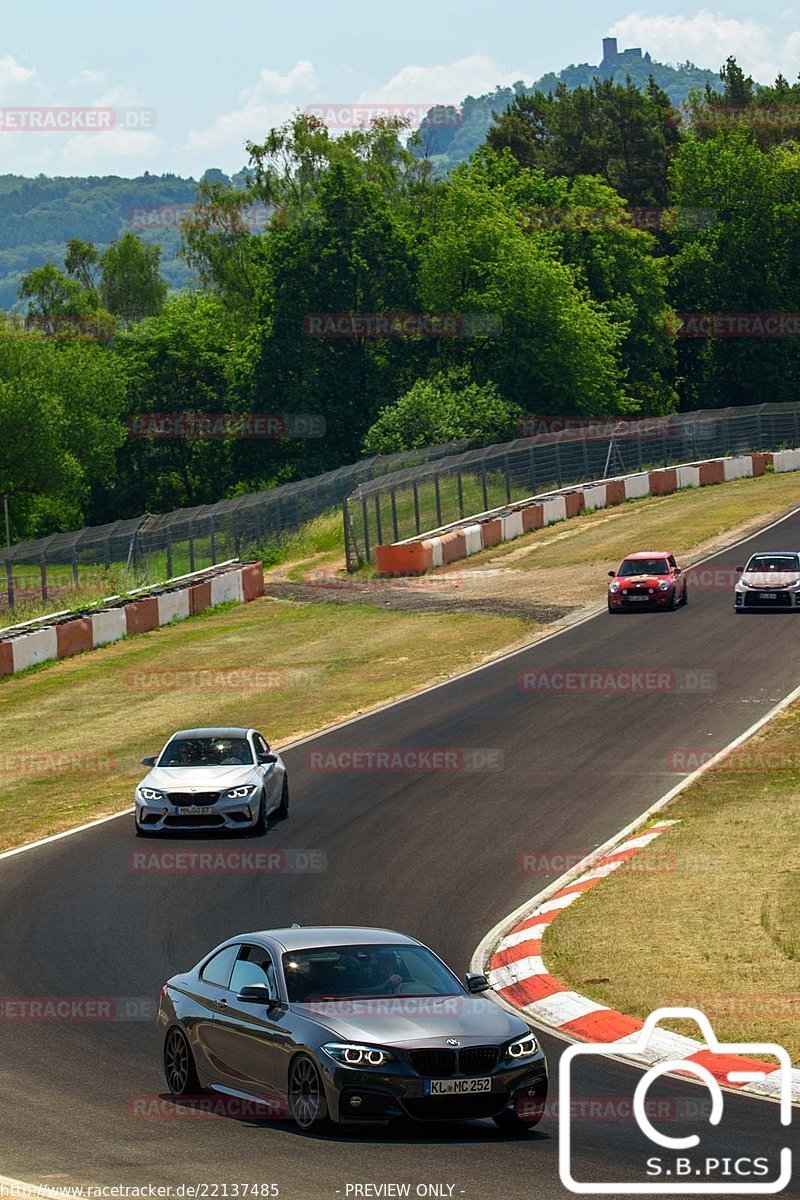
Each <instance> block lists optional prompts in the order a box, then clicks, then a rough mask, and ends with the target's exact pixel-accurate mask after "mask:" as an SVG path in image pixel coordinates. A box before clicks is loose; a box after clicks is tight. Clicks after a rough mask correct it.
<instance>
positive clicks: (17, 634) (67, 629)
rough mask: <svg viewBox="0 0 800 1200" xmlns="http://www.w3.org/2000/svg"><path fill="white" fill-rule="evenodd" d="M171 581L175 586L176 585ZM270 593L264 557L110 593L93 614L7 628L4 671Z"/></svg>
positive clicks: (2, 645)
mask: <svg viewBox="0 0 800 1200" xmlns="http://www.w3.org/2000/svg"><path fill="white" fill-rule="evenodd" d="M170 585H171V586H170ZM263 595H264V568H263V565H262V564H261V563H260V562H253V563H243V564H241V563H235V564H224V565H223V566H221V567H220V568H218V569H212V570H211V571H210V572H209V571H196V572H195V573H194V574H192V575H184V576H181V577H180V578H179V579H173V580H169V581H168V584H167V586H165V587H164V588H158V589H149V591H148V589H147V588H140V589H139V590H138V591H137V592H132V593H131V594H130V596H127V597H125V598H120V597H117V596H112V597H109V601H108V603H107V606H106V607H105V608H99V609H97V610H95V611H93V612H91V613H83V614H69V613H56V614H54V615H53V616H52V617H48V618H44V620H43V621H29V622H27V623H26V624H24V625H16V626H13V627H11V628H10V629H8V630H6V632H5V636H4V637H2V638H0V676H2V675H15V674H16V673H17V672H18V671H25V670H26V669H27V668H28V667H33V666H36V665H37V664H38V663H42V662H49V661H50V660H51V659H56V658H70V657H71V656H72V655H73V654H81V653H83V652H84V651H86V650H94V649H96V648H97V647H98V646H106V645H108V644H109V643H110V642H117V641H119V640H120V639H121V638H124V637H132V636H134V635H135V634H138V633H148V632H149V631H150V630H151V629H157V628H158V627H159V626H160V625H168V624H170V622H172V621H176V620H184V619H185V618H186V617H189V616H193V615H196V614H197V613H201V612H205V610H206V609H207V608H214V607H216V606H217V605H218V604H226V603H228V602H229V601H231V600H234V601H237V602H243V601H249V600H255V599H256V598H257V597H258V596H263Z"/></svg>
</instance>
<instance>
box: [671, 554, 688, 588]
mask: <svg viewBox="0 0 800 1200" xmlns="http://www.w3.org/2000/svg"><path fill="white" fill-rule="evenodd" d="M667 562H668V563H669V576H670V579H671V581H672V583H673V585H674V587H675V593H676V595H678V596H682V595H683V593H684V591H685V589H686V580H685V579H683V572H682V571H681V569H680V567H679V566H678V564H677V563H676V562H675V557H674V555H672V554H670V556H669V558H668V559H667Z"/></svg>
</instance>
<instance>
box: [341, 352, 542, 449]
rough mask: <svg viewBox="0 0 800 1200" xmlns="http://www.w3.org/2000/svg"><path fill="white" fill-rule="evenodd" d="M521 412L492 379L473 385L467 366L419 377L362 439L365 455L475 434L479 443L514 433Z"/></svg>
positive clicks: (429, 444)
mask: <svg viewBox="0 0 800 1200" xmlns="http://www.w3.org/2000/svg"><path fill="white" fill-rule="evenodd" d="M520 416H522V412H521V410H520V409H519V408H518V407H516V406H514V405H510V404H508V403H507V402H506V401H505V400H503V398H502V397H501V395H500V393H499V392H498V390H497V388H496V387H495V385H494V384H493V383H485V384H483V385H480V384H477V383H474V382H473V381H472V380H471V379H470V376H469V370H468V369H467V368H466V367H456V368H451V369H450V370H449V371H443V372H439V373H437V374H436V375H434V376H433V377H432V378H430V379H419V380H417V382H416V383H415V384H413V385H412V386H411V387H410V388H409V390H408V391H407V392H406V393H405V394H404V395H402V396H401V397H400V399H399V400H397V401H396V402H395V403H394V404H391V405H389V406H388V407H387V408H384V409H383V411H382V412H381V413H380V414H379V415H378V419H377V420H376V421H375V423H374V425H373V426H372V427H371V429H370V430H369V431H368V433H367V436H366V437H365V438H364V453H365V454H393V453H394V452H395V451H398V450H414V449H416V448H417V447H418V446H437V445H440V444H442V443H444V442H453V441H459V440H461V439H462V438H475V439H476V440H477V441H479V442H481V443H482V444H484V445H490V444H491V443H493V442H505V441H508V440H509V439H510V438H513V437H514V423H515V421H516V420H517V419H518V418H519V417H520Z"/></svg>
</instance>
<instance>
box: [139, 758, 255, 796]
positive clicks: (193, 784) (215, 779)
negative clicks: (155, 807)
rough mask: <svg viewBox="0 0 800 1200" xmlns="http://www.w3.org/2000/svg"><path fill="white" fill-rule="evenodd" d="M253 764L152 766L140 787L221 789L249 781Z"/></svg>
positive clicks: (252, 772) (175, 789) (253, 772)
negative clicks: (234, 765) (235, 765)
mask: <svg viewBox="0 0 800 1200" xmlns="http://www.w3.org/2000/svg"><path fill="white" fill-rule="evenodd" d="M255 770H256V768H255V766H254V765H253V764H251V765H250V766H237V767H153V769H152V771H151V772H150V774H149V775H148V776H147V777H146V778H145V779H143V780H142V783H141V784H140V785H139V786H140V787H142V786H145V787H153V788H162V789H163V790H166V791H177V790H184V789H187V788H199V789H200V790H201V791H208V790H212V791H216V790H218V791H221V790H222V789H223V788H230V787H238V786H239V785H240V784H243V783H249V782H250V781H251V779H252V778H253V776H254V774H255Z"/></svg>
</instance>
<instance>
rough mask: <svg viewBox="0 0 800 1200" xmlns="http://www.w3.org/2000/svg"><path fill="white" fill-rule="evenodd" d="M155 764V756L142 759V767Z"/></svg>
mask: <svg viewBox="0 0 800 1200" xmlns="http://www.w3.org/2000/svg"><path fill="white" fill-rule="evenodd" d="M155 765H156V760H155V757H152V758H143V759H142V766H143V767H154V766H155Z"/></svg>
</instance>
